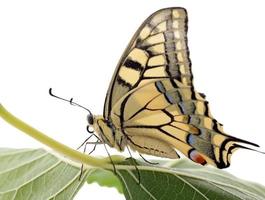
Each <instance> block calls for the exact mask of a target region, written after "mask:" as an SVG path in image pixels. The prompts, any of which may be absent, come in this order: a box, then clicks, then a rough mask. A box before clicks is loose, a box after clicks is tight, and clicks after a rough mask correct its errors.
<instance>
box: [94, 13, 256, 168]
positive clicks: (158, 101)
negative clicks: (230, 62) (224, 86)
mask: <svg viewBox="0 0 265 200" xmlns="http://www.w3.org/2000/svg"><path fill="white" fill-rule="evenodd" d="M187 21H188V20H187V12H186V10H185V9H184V8H166V9H162V10H159V11H157V12H155V13H154V14H153V15H151V16H150V17H149V18H147V20H146V21H145V22H144V23H143V24H142V25H141V26H140V28H139V29H138V31H137V32H136V33H135V35H134V36H133V38H132V40H131V42H130V43H129V45H128V47H127V49H126V50H125V52H124V54H123V56H122V58H121V59H120V62H119V63H118V66H117V68H116V70H115V72H114V76H113V78H112V80H111V83H110V86H109V89H108V92H107V96H106V100H105V105H104V113H103V116H94V120H93V123H92V122H91V124H90V125H91V126H93V127H94V129H95V131H96V132H97V133H98V135H99V137H100V138H101V139H102V141H103V142H105V143H106V144H108V145H109V146H111V147H114V148H116V149H117V150H119V151H123V150H124V149H125V147H126V146H129V147H130V148H131V149H133V150H135V151H138V152H139V153H144V154H149V155H153V156H159V157H166V158H173V159H175V158H179V155H178V153H177V152H176V150H178V151H180V152H181V153H182V154H184V155H185V156H187V157H188V158H190V159H191V160H193V161H194V162H197V163H200V164H211V165H214V166H217V167H219V168H225V167H228V166H229V165H230V157H231V154H232V153H233V152H234V150H236V149H238V148H246V147H243V146H241V145H240V144H238V143H245V144H250V145H254V146H258V145H256V144H254V143H251V142H248V141H245V140H242V139H238V138H235V137H233V136H229V135H227V134H226V133H224V131H223V126H222V125H221V124H220V123H218V122H217V120H216V119H214V118H213V116H212V115H211V113H210V110H209V105H208V102H207V101H206V99H205V95H204V94H203V93H198V92H196V91H195V89H194V86H193V75H192V72H191V61H190V58H189V49H188V46H187Z"/></svg>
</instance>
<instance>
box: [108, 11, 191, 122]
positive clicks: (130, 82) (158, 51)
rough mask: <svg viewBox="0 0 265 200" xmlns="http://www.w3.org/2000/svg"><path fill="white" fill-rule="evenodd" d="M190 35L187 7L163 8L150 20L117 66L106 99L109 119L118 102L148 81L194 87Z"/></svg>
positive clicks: (136, 34) (133, 40) (139, 31)
mask: <svg viewBox="0 0 265 200" xmlns="http://www.w3.org/2000/svg"><path fill="white" fill-rule="evenodd" d="M186 34H187V13H186V11H185V9H184V8H166V9H162V10H159V11H157V12H155V13H154V14H153V15H151V16H150V17H148V18H147V19H146V21H145V22H144V23H143V24H142V25H141V26H140V28H139V29H138V30H137V32H136V33H135V35H134V36H133V38H132V40H131V42H130V43H129V45H128V47H127V48H126V50H125V52H124V54H123V55H122V57H121V59H120V61H119V63H118V66H117V67H116V70H115V73H114V75H113V78H112V80H111V83H110V86H109V89H108V92H107V96H106V99H105V105H104V118H105V119H109V118H110V113H111V110H112V108H113V106H114V105H115V104H116V103H117V101H119V100H120V99H121V98H122V97H123V96H124V95H126V94H127V93H128V92H129V91H131V90H133V89H134V88H137V87H139V86H141V85H143V84H146V83H147V82H150V81H154V80H159V79H166V78H170V79H176V80H179V81H180V82H181V83H183V84H184V85H187V86H191V85H192V73H191V62H190V59H189V51H188V46H187V37H186Z"/></svg>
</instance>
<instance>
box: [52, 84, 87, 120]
mask: <svg viewBox="0 0 265 200" xmlns="http://www.w3.org/2000/svg"><path fill="white" fill-rule="evenodd" d="M49 94H50V95H51V96H52V97H55V98H57V99H61V100H63V101H66V102H69V103H70V104H71V105H73V106H78V107H80V108H83V109H85V110H86V111H87V112H89V114H90V115H92V113H91V111H90V110H89V109H87V108H86V107H84V106H81V105H80V104H78V103H75V102H74V101H73V98H71V99H70V100H67V99H64V98H62V97H58V96H56V95H54V94H53V93H52V88H50V89H49Z"/></svg>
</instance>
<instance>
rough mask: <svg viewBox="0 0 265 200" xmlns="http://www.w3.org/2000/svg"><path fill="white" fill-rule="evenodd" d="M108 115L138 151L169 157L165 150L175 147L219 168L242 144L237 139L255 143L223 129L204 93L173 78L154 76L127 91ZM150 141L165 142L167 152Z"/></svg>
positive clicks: (224, 164)
mask: <svg viewBox="0 0 265 200" xmlns="http://www.w3.org/2000/svg"><path fill="white" fill-rule="evenodd" d="M111 119H112V120H113V122H114V125H115V126H116V127H119V128H120V129H121V130H123V132H124V135H125V136H126V137H127V140H128V144H129V145H130V143H131V144H132V145H130V146H131V147H132V148H135V149H136V150H138V151H141V148H142V152H145V153H147V154H153V155H158V156H159V155H160V156H161V157H173V156H172V151H169V150H170V149H177V150H179V151H180V152H181V153H183V154H184V155H185V156H187V157H189V158H190V159H191V160H193V161H195V162H197V163H200V164H207V163H208V164H211V165H215V166H217V167H219V168H225V167H228V166H229V165H230V156H231V154H232V152H233V151H234V150H236V149H238V148H245V147H243V146H241V145H240V144H238V143H245V144H250V145H254V146H257V145H256V144H253V143H250V142H248V141H245V140H241V139H238V138H235V137H233V136H229V135H227V134H226V133H224V131H223V125H222V124H220V123H218V122H217V120H216V119H214V118H213V117H212V115H211V114H210V110H209V105H208V102H207V101H206V100H205V98H204V96H203V95H202V94H199V93H197V92H195V91H194V90H193V88H192V87H190V86H186V85H184V84H182V83H180V82H179V81H177V80H174V81H173V82H172V81H171V80H167V79H166V80H158V81H154V82H150V83H147V84H146V85H144V86H142V87H138V88H136V89H135V90H133V91H131V92H129V93H128V94H127V95H126V96H125V97H123V98H122V99H120V101H118V103H117V104H116V105H115V106H114V107H113V110H112V113H111ZM139 137H140V138H142V140H144V142H143V141H140V140H139V139H138V140H137V138H139ZM135 141H138V143H136V142H135ZM151 141H161V143H163V144H167V145H168V147H170V148H169V149H168V150H167V151H166V152H168V154H165V156H164V155H163V154H162V153H160V152H159V151H160V149H159V148H157V149H156V151H157V152H153V151H154V147H153V146H154V145H153V144H151ZM151 146H152V149H151ZM158 146H162V147H163V148H164V147H165V145H162V144H160V145H158ZM148 147H150V149H149V151H148Z"/></svg>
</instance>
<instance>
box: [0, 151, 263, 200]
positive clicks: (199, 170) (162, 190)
mask: <svg viewBox="0 0 265 200" xmlns="http://www.w3.org/2000/svg"><path fill="white" fill-rule="evenodd" d="M113 158H115V156H114V157H113ZM114 160H115V159H114ZM118 160H121V159H120V158H119V159H118ZM137 162H138V163H139V165H137V169H138V170H136V166H135V165H134V164H132V160H126V161H124V162H122V163H120V164H116V165H115V168H116V175H117V177H118V179H119V180H118V179H117V178H116V177H115V176H114V175H113V174H112V172H110V171H106V170H104V169H101V168H96V169H95V168H93V169H89V170H87V171H86V172H85V173H84V175H83V176H82V177H81V180H80V181H79V175H80V168H79V167H76V166H75V165H73V164H72V163H71V162H69V163H68V162H67V161H64V160H62V159H61V158H60V157H57V156H54V155H53V154H51V153H48V152H47V151H45V150H42V149H36V150H32V149H20V150H17V149H0V200H25V199H27V200H36V199H38V200H70V199H73V198H74V196H75V194H76V193H77V192H78V190H79V189H80V188H81V187H82V185H83V183H84V182H85V181H87V182H88V183H92V182H97V183H98V184H99V185H101V186H108V187H115V188H117V189H118V191H120V192H122V191H123V192H124V195H125V197H126V199H130V200H139V199H143V200H144V199H151V200H152V199H153V200H156V199H159V200H175V199H181V200H182V199H185V200H205V199H209V200H212V199H214V200H224V199H226V200H227V199H228V200H264V199H265V188H264V186H261V185H259V184H256V183H252V182H248V181H244V180H241V179H238V178H236V177H235V176H233V175H231V174H229V173H227V172H225V171H224V170H219V169H216V168H213V167H203V166H200V165H197V164H195V163H193V162H191V161H188V160H187V159H182V160H179V161H174V162H166V163H165V162H160V163H161V164H162V163H163V164H162V165H161V166H153V165H146V164H145V163H140V162H139V161H137ZM138 172H139V173H140V176H139V174H138ZM139 178H140V184H139V183H138V181H139ZM119 181H120V182H119Z"/></svg>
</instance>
